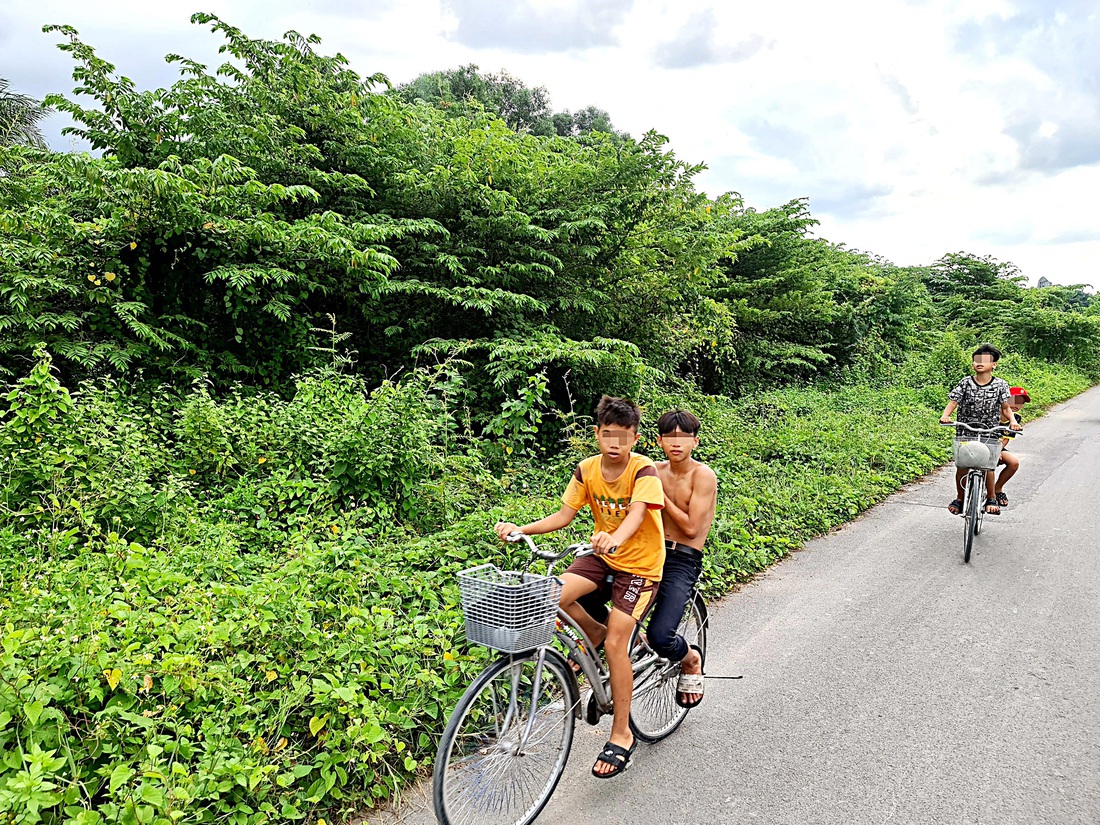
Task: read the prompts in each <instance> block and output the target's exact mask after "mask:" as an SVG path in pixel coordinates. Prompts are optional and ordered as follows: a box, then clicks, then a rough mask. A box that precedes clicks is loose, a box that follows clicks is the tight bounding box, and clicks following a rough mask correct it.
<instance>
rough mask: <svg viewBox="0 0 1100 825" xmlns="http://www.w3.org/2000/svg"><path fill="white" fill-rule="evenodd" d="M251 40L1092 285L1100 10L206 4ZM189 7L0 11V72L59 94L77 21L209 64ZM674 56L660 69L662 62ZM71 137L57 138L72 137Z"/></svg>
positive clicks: (883, 246)
mask: <svg viewBox="0 0 1100 825" xmlns="http://www.w3.org/2000/svg"><path fill="white" fill-rule="evenodd" d="M200 5H201V6H202V7H203V8H206V9H209V10H211V11H214V12H215V13H217V14H219V15H221V16H222V17H224V18H225V19H226V20H227V21H229V22H230V23H232V24H234V25H236V26H239V27H240V28H242V29H243V30H244V31H245V32H246V33H248V34H249V35H251V36H255V37H279V36H281V34H282V33H283V31H285V30H286V29H291V28H293V29H296V30H298V31H300V32H303V33H309V32H316V33H317V34H319V35H321V37H322V38H323V41H324V42H323V44H322V47H321V48H322V49H323V50H324V51H327V52H335V51H340V52H342V53H343V54H345V55H346V56H347V57H348V58H349V59H350V60H351V63H352V66H353V67H354V68H355V69H356V70H357V71H359V72H360V73H363V74H369V73H374V72H377V71H381V72H383V73H385V74H387V75H389V76H390V77H391V78H392V79H393V80H394V82H403V81H407V80H410V79H412V78H413V77H415V76H416V75H417V74H419V73H421V72H425V71H432V70H437V69H444V68H453V67H456V66H459V65H462V64H465V63H476V64H478V65H479V66H481V68H482V69H484V70H486V71H496V70H499V69H507V70H508V71H509V72H510V73H511V74H513V75H514V76H517V77H519V78H521V79H523V80H524V81H525V82H527V83H528V84H530V85H544V86H546V87H547V88H548V90H549V91H550V95H551V99H552V101H553V104H554V106H555V107H556V108H569V109H572V110H576V109H579V108H583V107H584V106H587V105H589V104H595V105H597V106H599V107H601V108H603V109H606V110H607V111H608V112H610V114H611V117H612V120H613V122H614V123H615V124H616V126H617V127H618V128H622V129H626V130H628V131H630V132H631V133H633V134H635V135H640V134H641V133H643V132H645V131H646V130H648V129H651V128H652V129H656V130H658V131H660V132H662V133H664V134H667V135H668V136H669V137H670V139H671V147H672V149H673V150H674V151H676V153H677V154H678V155H679V156H680V157H682V158H684V159H685V160H689V161H692V162H700V161H703V162H707V163H708V164H709V166H710V169H708V170H707V171H706V172H705V173H703V174H702V175H701V176H700V178H699V183H700V186H702V187H704V188H705V190H706V191H708V192H710V193H711V194H718V193H720V192H723V191H728V190H735V191H739V192H741V193H742V194H743V195H744V197H745V199H746V201H747V202H748V203H749V204H750V205H753V206H756V207H759V208H766V207H769V206H777V205H780V204H781V203H784V202H786V201H787V200H790V199H791V198H794V197H801V196H806V197H809V198H810V205H811V210H812V211H813V214H814V215H815V217H817V218H818V219H819V220H820V221H821V226H820V227H819V232H818V234H819V235H821V236H823V237H827V238H829V239H830V240H833V241H836V242H841V243H845V244H847V245H848V246H849V247H853V248H860V249H865V250H869V251H873V252H877V253H879V254H882V255H884V256H886V257H888V258H890V259H892V260H894V261H895V262H897V263H899V264H927V263H930V262H931V261H933V260H935V259H936V258H938V257H939V256H940V255H942V254H944V253H946V252H952V251H958V250H966V251H970V252H974V253H976V254H992V255H995V256H996V257H998V258H1001V259H1002V260H1011V261H1014V262H1015V263H1016V264H1018V265H1019V266H1020V267H1021V268H1022V269H1023V271H1024V273H1025V274H1026V275H1027V276H1028V277H1029V278H1030V279H1031V280H1032V281H1035V280H1037V279H1038V277H1039V276H1040V275H1046V276H1047V277H1049V278H1051V279H1052V280H1054V281H1071V280H1077V281H1082V280H1083V281H1091V280H1098V281H1100V277H1096V276H1093V275H1091V274H1090V273H1092V272H1093V270H1094V265H1093V263H1092V262H1093V261H1095V260H1097V259H1100V240H1098V239H1096V238H1095V230H1094V228H1093V227H1092V226H1091V223H1092V221H1091V218H1090V214H1091V211H1092V210H1091V206H1090V204H1091V194H1092V192H1093V191H1095V189H1096V186H1097V184H1100V148H1098V147H1100V143H1098V142H1097V141H1096V140H1095V135H1096V134H1097V133H1098V132H1100V84H1098V83H1097V81H1096V78H1097V77H1100V50H1097V49H1096V48H1095V43H1096V41H1097V37H1098V36H1100V15H1098V14H1097V13H1096V12H1095V11H1093V4H1092V0H1064V1H1063V2H1061V3H1060V4H1059V5H1058V8H1057V10H1055V9H1052V8H1050V6H1049V4H1048V3H1046V2H1045V0H961V2H958V1H956V0H908V1H907V0H837V2H834V3H821V2H816V0H803V1H802V2H788V3H782V4H764V3H757V4H730V3H720V2H717V0H713V2H710V1H709V0H676V2H673V0H523V2H522V3H521V2H518V0H517V2H516V3H512V4H501V3H497V2H489V0H369V1H368V2H366V3H354V2H350V0H328V1H327V2H322V0H315V2H312V3H311V2H308V0H305V2H302V0H297V1H296V2H291V0H268V2H259V0H220V1H219V0H212V1H208V2H205V3H203V4H200ZM193 10H194V3H193V0H189V2H187V3H183V2H182V1H181V0H164V2H161V3H158V4H148V3H145V2H137V0H124V2H115V3H112V4H109V5H108V4H87V3H77V2H75V0H67V1H63V0H45V2H39V3H35V4H19V7H18V8H17V9H12V8H10V7H9V8H7V9H6V10H4V11H0V53H2V54H3V61H2V64H0V74H6V75H7V76H9V78H10V79H11V80H12V82H13V86H14V87H15V88H17V89H19V90H21V91H25V92H28V93H31V94H39V95H40V94H44V93H45V92H46V91H57V90H67V89H69V88H71V86H72V83H71V81H69V79H68V74H69V70H70V67H69V64H68V59H67V58H66V57H65V56H63V55H61V54H60V53H57V52H55V51H54V50H53V48H52V43H53V42H55V39H54V38H51V37H46V36H43V35H41V34H40V33H38V29H39V28H40V27H41V25H42V24H43V23H47V22H65V23H72V24H74V25H76V27H77V28H79V29H80V30H81V32H82V34H83V35H84V36H85V38H86V40H87V41H88V42H90V43H92V44H93V45H95V46H97V47H98V48H100V50H101V52H102V54H103V56H104V57H106V58H108V59H110V60H112V61H114V62H116V63H117V64H118V65H119V68H120V70H122V71H123V72H124V73H125V74H128V75H129V76H131V77H133V78H134V79H135V80H137V81H138V82H139V85H144V86H148V85H153V84H162V83H166V82H171V80H172V79H173V74H172V70H171V69H170V67H166V66H165V65H164V64H163V61H162V60H161V57H162V55H163V54H165V53H166V52H169V51H179V52H182V53H184V54H187V55H188V56H194V57H197V58H198V59H200V60H215V59H219V58H217V56H216V54H215V52H216V48H217V46H218V45H219V40H218V39H217V38H216V37H213V36H212V35H210V34H209V33H208V32H206V31H205V30H204V29H200V28H197V27H193V26H190V25H189V24H188V23H187V20H188V18H189V16H190V13H191V11H193ZM662 64H663V65H664V66H667V67H674V68H662ZM60 145H64V144H63V143H62V144H60Z"/></svg>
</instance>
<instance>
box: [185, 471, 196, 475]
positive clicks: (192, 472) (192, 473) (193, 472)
mask: <svg viewBox="0 0 1100 825" xmlns="http://www.w3.org/2000/svg"><path fill="white" fill-rule="evenodd" d="M187 472H189V473H190V474H191V475H194V474H195V471H194V470H188V471H187Z"/></svg>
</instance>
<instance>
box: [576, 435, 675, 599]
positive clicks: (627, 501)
mask: <svg viewBox="0 0 1100 825" xmlns="http://www.w3.org/2000/svg"><path fill="white" fill-rule="evenodd" d="M602 462H603V456H600V455H594V456H592V457H591V458H586V459H585V460H584V461H582V462H581V463H580V464H578V465H577V469H576V472H574V473H573V477H572V478H571V479H570V480H569V486H568V487H567V488H566V490H565V493H564V494H563V495H562V497H561V500H562V503H563V504H564V505H565V506H566V507H572V508H573V509H574V510H580V509H581V508H582V507H584V506H585V505H586V504H587V505H588V506H589V507H590V508H591V509H592V520H593V521H594V522H595V525H596V531H597V532H600V531H603V532H605V533H614V532H615V531H616V530H617V529H618V528H619V525H620V524H622V523H623V519H625V518H626V514H627V511H628V510H629V508H630V505H631V504H633V503H634V502H635V501H644V502H645V503H646V511H645V516H644V517H643V518H642V523H641V525H640V526H639V527H638V529H637V530H636V531H635V532H634V535H633V536H631V537H630V538H628V539H627V540H626V541H624V542H623V543H622V544H621V545H620V546H619V548H618V549H617V550H616V551H615V552H614V553H612V554H608V555H604V556H601V557H600V558H602V559H603V560H604V561H605V562H607V566H608V567H611V568H612V569H614V570H622V571H623V572H624V573H633V574H634V575H636V576H642V577H643V578H646V579H649V580H651V581H660V580H661V570H662V569H663V568H664V566H665V531H664V525H663V524H662V523H661V510H662V509H663V508H664V506H665V492H664V489H663V488H662V487H661V479H660V476H658V475H657V467H656V466H655V465H654V464H653V462H652V461H650V460H649V459H648V458H646V457H645V456H644V455H638V454H637V453H631V454H630V460H629V461H628V462H627V465H626V469H625V470H623V472H622V475H620V476H619V477H618V478H617V479H615V480H614V481H604V477H603V471H602V469H601V467H602Z"/></svg>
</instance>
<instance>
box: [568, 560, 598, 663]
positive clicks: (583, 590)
mask: <svg viewBox="0 0 1100 825" xmlns="http://www.w3.org/2000/svg"><path fill="white" fill-rule="evenodd" d="M561 581H562V588H561V598H560V599H558V606H559V607H560V608H561V609H562V610H564V611H565V612H566V613H568V614H569V616H570V618H572V619H573V621H575V622H576V623H577V624H578V625H579V626H580V628H581V630H583V631H584V632H585V634H587V636H588V638H589V639H591V640H592V644H594V645H598V644H600V642H602V641H603V640H604V635H605V633H606V628H605V627H604V625H602V624H601V623H599V622H597V621H596V620H595V619H593V618H592V616H591V615H589V613H588V611H587V610H585V609H584V608H583V607H581V605H580V604H578V603H577V600H578V599H580V598H581V597H583V596H585V595H587V594H589V593H592V592H594V591H595V590H596V588H597V584H596V582H594V581H592V580H591V579H590V578H586V577H585V576H584V575H582V574H578V573H570V572H569V571H568V570H566V571H565V572H564V573H562V574H561Z"/></svg>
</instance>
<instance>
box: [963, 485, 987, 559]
mask: <svg viewBox="0 0 1100 825" xmlns="http://www.w3.org/2000/svg"><path fill="white" fill-rule="evenodd" d="M984 482H985V479H983V478H980V477H979V476H977V475H974V474H971V476H970V479H969V480H968V481H967V490H966V519H965V522H966V523H965V524H964V525H963V527H964V529H965V531H966V533H965V535H964V536H963V562H964V563H966V564H969V563H970V551H971V550H972V549H973V547H974V536H976V535H977V534H978V530H977V527H978V504H979V501H980V498H981V492H980V490H979V484H980V483H984Z"/></svg>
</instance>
